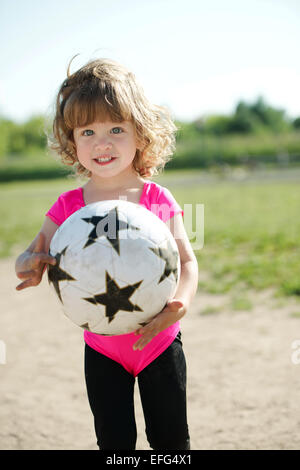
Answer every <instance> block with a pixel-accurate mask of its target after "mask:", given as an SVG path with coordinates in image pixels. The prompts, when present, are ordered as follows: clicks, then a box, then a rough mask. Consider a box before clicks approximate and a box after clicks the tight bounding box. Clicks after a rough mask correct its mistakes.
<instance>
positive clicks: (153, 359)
mask: <svg viewBox="0 0 300 470" xmlns="http://www.w3.org/2000/svg"><path fill="white" fill-rule="evenodd" d="M69 70H70V65H69V67H68V73H67V75H68V78H67V79H66V80H65V81H64V82H63V84H62V85H61V87H60V89H59V92H58V96H57V102H56V114H55V118H54V123H53V141H52V143H51V148H53V149H55V150H56V151H57V152H58V153H59V155H61V158H62V161H63V162H64V163H65V164H68V165H74V166H75V168H76V170H77V174H79V175H86V176H87V177H88V181H87V183H86V184H84V186H82V187H79V188H77V189H75V190H72V191H67V192H64V193H63V194H61V195H60V196H59V198H58V199H57V201H56V202H55V203H54V204H53V206H52V207H51V208H50V210H49V211H48V212H47V213H46V216H45V220H44V223H43V225H42V227H41V230H40V232H39V233H38V234H37V236H36V237H35V239H34V240H33V241H32V243H31V245H30V246H29V247H28V248H27V250H26V251H25V252H24V253H22V254H21V255H20V256H19V257H18V259H17V261H16V274H17V276H18V278H19V279H21V280H22V282H21V283H20V284H19V285H18V286H17V287H16V289H17V290H22V289H25V288H27V287H30V286H37V285H38V284H39V283H40V282H41V279H42V276H43V272H44V271H45V268H46V265H47V264H53V265H54V264H55V263H56V260H55V258H53V257H51V256H50V255H49V254H48V250H49V246H50V242H51V239H52V237H53V235H54V233H55V231H56V230H57V228H58V226H59V225H61V224H62V223H63V222H64V220H65V219H66V218H67V217H69V216H70V215H71V214H72V213H73V212H75V211H77V210H78V209H80V208H81V207H83V206H84V205H86V204H90V203H93V202H95V201H102V200H109V199H119V198H122V199H127V200H128V201H130V202H134V203H136V204H141V205H143V206H144V207H146V208H147V209H149V210H152V211H153V212H155V213H156V214H157V216H158V217H160V218H161V219H162V220H163V221H164V222H165V223H167V224H168V226H169V228H170V230H171V232H172V233H173V235H174V236H175V239H176V242H177V244H178V249H179V253H180V261H181V276H180V280H179V284H178V288H177V291H176V294H175V296H174V298H173V299H171V300H170V301H169V302H168V303H167V305H166V307H165V308H164V309H163V310H162V311H161V312H158V314H157V315H156V316H155V318H154V319H152V320H151V321H150V322H149V323H148V324H147V325H146V326H144V327H142V328H139V329H138V330H136V331H135V332H133V333H129V334H124V335H117V336H104V335H98V334H94V333H91V332H89V331H85V332H84V340H85V377H86V386H87V393H88V399H89V403H90V406H91V410H92V412H93V415H94V423H95V431H96V436H97V444H98V446H99V448H100V449H101V450H108V449H111V450H112V449H115V450H116V449H126V450H128V449H135V445H136V437H137V433H136V424H135V417H134V399H133V397H134V383H135V377H138V384H139V390H140V396H141V402H142V407H143V412H144V417H145V423H146V435H147V439H148V442H149V444H150V446H151V447H152V449H160V450H164V449H175V450H181V449H183V450H185V449H190V440H189V431H188V425H187V416H186V363H185V357H184V353H183V349H182V342H181V339H180V338H181V332H180V324H179V320H180V319H181V318H182V317H183V315H184V314H185V313H186V312H187V310H188V308H189V305H190V303H191V300H192V298H193V297H194V295H195V293H196V290H197V284H198V266H197V261H196V258H195V255H194V253H193V250H192V248H191V245H190V243H189V240H188V237H187V235H186V232H185V229H184V225H183V219H182V210H181V208H180V206H179V205H178V204H177V202H176V201H175V199H174V197H173V196H172V194H171V193H170V191H168V190H167V189H166V188H164V187H162V186H160V185H159V184H156V183H154V182H152V181H151V180H150V178H151V176H152V175H154V174H157V173H158V170H160V169H162V168H163V167H164V165H165V163H166V161H167V160H168V159H169V158H170V156H171V154H172V152H173V150H174V141H175V139H174V134H175V131H176V127H175V125H174V124H173V122H172V120H171V118H170V116H169V114H168V112H167V110H166V109H164V108H162V107H158V106H155V105H152V104H150V103H149V101H148V100H147V99H146V97H145V96H144V93H143V90H142V89H141V87H140V86H139V85H138V83H137V82H136V79H135V76H134V75H133V74H132V73H130V72H129V71H128V70H127V69H125V68H124V67H123V66H121V65H119V64H117V63H116V62H114V61H111V60H107V59H102V60H95V61H91V62H89V63H88V64H87V65H85V66H84V67H82V68H81V69H79V70H78V71H77V72H75V73H73V74H70V72H69ZM162 204H163V205H164V207H166V205H167V206H168V207H169V209H170V210H169V211H165V210H163V211H160V210H159V206H160V205H162ZM153 295H155V294H154V293H153Z"/></svg>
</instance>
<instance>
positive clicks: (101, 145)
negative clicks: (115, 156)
mask: <svg viewBox="0 0 300 470" xmlns="http://www.w3.org/2000/svg"><path fill="white" fill-rule="evenodd" d="M95 147H96V149H105V150H108V149H111V147H112V143H111V140H110V139H109V137H99V138H98V139H97V141H96V143H95Z"/></svg>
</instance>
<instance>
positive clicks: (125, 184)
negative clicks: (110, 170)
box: [86, 173, 144, 193]
mask: <svg viewBox="0 0 300 470" xmlns="http://www.w3.org/2000/svg"><path fill="white" fill-rule="evenodd" d="M143 182H144V180H143V179H142V178H141V177H140V176H139V175H137V174H136V173H131V174H129V175H127V176H126V177H124V175H116V176H114V177H112V178H101V177H99V176H94V175H92V176H91V178H90V180H89V181H88V183H87V184H86V186H89V188H90V189H91V190H95V191H96V190H97V189H98V190H101V192H108V193H109V192H117V191H122V190H125V189H130V188H135V187H137V185H140V184H141V183H143Z"/></svg>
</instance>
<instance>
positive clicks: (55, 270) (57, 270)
mask: <svg viewBox="0 0 300 470" xmlns="http://www.w3.org/2000/svg"><path fill="white" fill-rule="evenodd" d="M66 249H67V246H66V247H65V248H64V249H63V250H62V251H61V252H60V253H56V255H55V259H56V264H55V265H54V266H52V265H51V264H48V281H49V284H50V283H51V282H52V284H53V287H54V289H55V291H56V293H57V295H58V297H59V299H60V301H61V303H62V298H61V294H60V288H59V283H60V281H76V279H74V278H73V277H72V276H71V275H70V274H68V273H67V272H66V271H64V270H63V269H61V267H60V260H61V257H62V255H64V254H65V253H66ZM49 254H50V255H51V253H50V251H49Z"/></svg>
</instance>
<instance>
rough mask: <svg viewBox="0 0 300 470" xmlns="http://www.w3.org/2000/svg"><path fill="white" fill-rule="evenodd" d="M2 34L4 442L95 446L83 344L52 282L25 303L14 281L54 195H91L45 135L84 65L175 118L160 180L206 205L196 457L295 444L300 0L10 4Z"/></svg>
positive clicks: (190, 332) (185, 200) (196, 341)
mask: <svg viewBox="0 0 300 470" xmlns="http://www.w3.org/2000/svg"><path fill="white" fill-rule="evenodd" d="M0 39H1V52H0V53H1V65H2V67H1V74H0V198H1V206H0V218H1V224H0V274H1V279H2V281H1V286H0V290H1V293H0V297H1V301H2V304H3V305H2V307H1V319H0V320H1V325H0V340H2V341H4V342H5V345H6V346H7V366H5V367H2V368H0V372H3V374H4V377H3V379H5V380H1V386H2V387H3V389H2V391H3V393H2V394H1V402H2V404H3V405H4V406H3V407H2V411H1V422H2V423H3V426H2V429H0V446H2V448H5V449H24V448H27V449H35V448H43V449H45V448H46V449H53V448H63V449H66V448H71V449H74V448H83V447H84V448H95V446H96V444H95V438H94V434H93V423H92V417H91V415H90V412H89V410H88V403H87V400H86V392H85V390H84V377H82V374H83V372H82V357H81V355H82V350H81V347H80V348H78V344H79V343H78V341H82V332H81V330H80V331H79V329H77V327H75V326H74V328H73V329H72V325H70V324H69V322H68V321H67V320H66V319H65V317H63V316H62V315H60V313H59V309H58V308H57V306H56V304H53V303H52V300H51V299H50V297H48V285H47V281H44V280H43V282H42V285H41V286H40V287H39V288H38V289H37V290H35V289H32V290H30V289H26V292H23V293H16V291H14V286H15V285H17V283H18V280H17V278H16V277H15V273H14V269H13V265H14V261H15V258H16V257H17V255H18V254H20V253H21V252H23V251H24V250H25V249H26V248H27V246H28V245H29V243H30V242H31V240H32V239H33V238H34V237H35V235H36V233H37V232H38V231H39V229H40V227H41V225H42V223H43V220H44V214H45V213H46V212H47V211H48V209H49V207H51V205H52V204H53V203H54V202H55V200H56V199H57V197H58V196H59V195H60V194H61V193H62V192H64V191H67V190H69V189H72V188H75V187H78V186H80V185H82V184H83V181H82V180H76V179H74V177H72V174H71V169H70V168H69V167H63V166H62V165H61V164H60V163H59V161H58V159H57V158H56V156H55V155H53V154H51V153H50V152H49V150H47V139H46V134H45V131H46V130H49V129H51V116H52V115H53V109H54V99H55V95H56V92H57V91H58V88H59V86H60V84H61V83H62V82H63V80H64V79H65V78H66V73H67V66H68V63H69V61H70V60H71V58H72V57H73V56H74V55H76V54H79V55H78V56H77V57H76V58H75V59H74V61H73V62H72V65H71V72H72V71H75V70H76V69H78V68H79V67H80V66H82V65H83V64H85V63H86V62H87V61H88V60H90V59H93V58H97V57H109V58H112V59H114V60H117V61H119V62H121V63H123V64H124V65H125V66H127V67H128V68H129V69H131V70H132V71H133V72H134V73H135V75H136V76H137V78H138V80H139V81H140V83H141V84H142V86H143V88H144V90H145V92H146V94H147V95H148V97H149V99H150V100H151V101H153V102H154V103H156V104H159V105H164V106H167V107H168V108H169V109H170V111H171V113H172V115H173V117H174V120H175V121H176V124H177V127H178V133H177V148H176V152H175V155H174V158H173V159H172V160H171V161H170V162H169V163H168V164H167V166H166V168H165V171H164V172H163V174H162V175H160V176H158V177H155V178H154V179H155V181H157V182H158V183H159V184H161V185H164V186H166V187H168V188H169V189H170V190H171V191H172V193H173V194H174V196H175V198H176V199H177V200H178V202H179V203H180V204H181V205H182V207H183V206H184V204H192V205H193V208H195V206H196V204H204V246H203V249H201V250H198V251H197V252H196V255H197V259H198V264H199V289H198V295H197V296H196V297H195V300H194V303H193V305H192V307H191V311H190V312H189V315H186V318H185V319H184V320H183V322H182V324H183V331H184V344H185V351H186V354H187V357H188V364H189V375H188V400H189V413H190V429H191V436H192V448H193V449H200V448H208V449H213V448H222V449H224V448H225V449H229V448H230V449H231V448H240V449H241V448H254V449H257V448H273V449H275V448H276V449H278V448H281V449H282V448H293V449H296V448H299V445H300V443H299V437H298V436H299V432H298V430H299V424H300V420H299V410H298V408H297V406H298V405H297V404H298V397H299V387H300V382H299V379H300V377H299V374H296V373H295V372H296V367H297V366H296V365H295V364H299V363H300V355H299V362H294V363H292V362H291V359H290V354H291V352H292V350H291V344H295V342H294V340H295V339H296V338H297V335H298V337H299V334H298V331H299V319H300V275H299V272H300V243H299V234H300V217H299V214H300V211H299V208H300V189H299V182H300V94H299V83H300V62H299V44H300V3H299V1H298V0H226V1H225V0H210V1H204V0H186V1H182V0H151V1H150V0H114V1H113V2H109V1H104V0H51V1H49V0H44V1H42V2H41V1H39V0H26V2H23V1H21V0H16V1H8V0H1V2H0ZM188 235H189V237H190V239H191V240H192V236H193V234H190V233H188ZM44 279H45V277H44ZM43 283H44V286H43ZM28 291H29V292H28ZM8 292H10V294H9V295H8ZM45 299H46V302H45ZM41 312H42V313H43V314H42V315H41ZM65 338H68V341H66V340H65ZM24 342H27V343H26V344H25V343H24ZM2 344H4V343H2ZM54 351H55V353H54ZM296 353H297V351H295V354H296ZM298 367H299V365H298ZM203 384H205V386H203ZM20 392H21V393H20ZM75 407H76V412H75V411H74V409H75ZM139 410H140V411H139V412H138V413H137V415H138V420H139V426H140V429H142V428H143V426H144V425H143V418H142V412H141V408H140V409H139ZM45 423H47V426H45ZM70 424H71V425H70ZM58 429H59V430H60V433H58ZM70 433H71V434H70ZM139 439H140V441H139V444H138V445H139V447H138V448H140V449H144V448H146V446H147V443H146V441H145V436H144V433H143V432H142V433H139Z"/></svg>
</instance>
